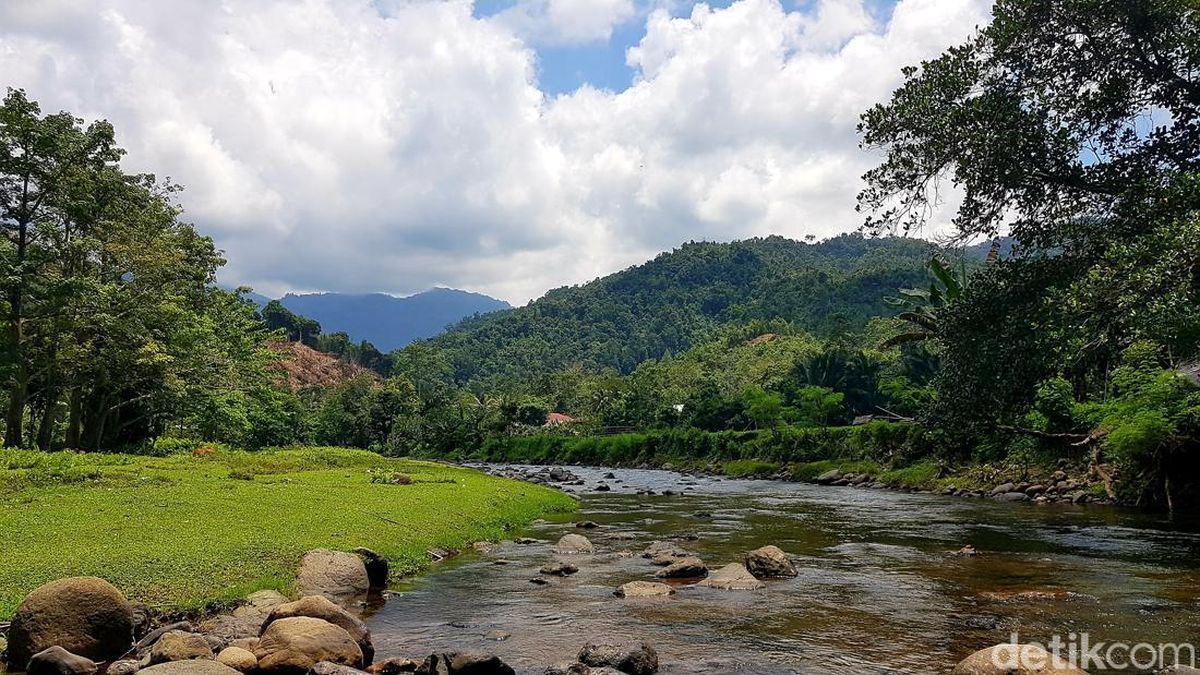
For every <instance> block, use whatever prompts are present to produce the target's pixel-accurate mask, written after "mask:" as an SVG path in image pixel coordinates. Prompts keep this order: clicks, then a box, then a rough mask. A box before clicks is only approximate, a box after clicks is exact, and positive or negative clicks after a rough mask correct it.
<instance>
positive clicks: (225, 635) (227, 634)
mask: <svg viewBox="0 0 1200 675" xmlns="http://www.w3.org/2000/svg"><path fill="white" fill-rule="evenodd" d="M286 602H288V599H287V596H285V595H284V594H282V593H280V592H279V591H274V590H264V591H256V592H254V593H251V594H250V595H248V596H246V601H245V602H244V603H242V604H241V605H239V606H237V607H235V608H234V610H233V611H232V612H229V613H227V614H219V615H217V616H215V617H213V618H211V619H209V620H207V621H204V622H203V623H201V624H200V632H201V633H204V634H205V635H207V636H208V637H210V638H217V639H219V640H220V641H222V642H223V643H224V644H225V645H233V644H234V643H235V641H237V640H243V639H248V638H254V639H258V634H259V632H261V630H262V624H263V621H264V620H265V619H266V618H267V615H269V614H270V613H271V610H273V609H275V608H276V607H278V606H279V605H282V604H284V603H286ZM243 647H244V645H243ZM251 651H254V650H253V649H251Z"/></svg>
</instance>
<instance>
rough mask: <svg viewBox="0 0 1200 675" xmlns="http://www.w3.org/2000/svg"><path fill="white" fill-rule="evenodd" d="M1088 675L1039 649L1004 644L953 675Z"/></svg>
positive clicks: (973, 658) (974, 656) (972, 657)
mask: <svg viewBox="0 0 1200 675" xmlns="http://www.w3.org/2000/svg"><path fill="white" fill-rule="evenodd" d="M1036 673H1046V674H1048V675H1049V674H1053V675H1087V674H1086V673H1085V672H1084V671H1082V670H1079V669H1078V668H1072V667H1071V664H1069V663H1067V662H1066V661H1065V660H1063V659H1061V658H1059V657H1057V656H1054V655H1053V654H1051V653H1049V652H1047V651H1046V650H1044V649H1042V648H1041V647H1038V646H1036V645H1017V644H1000V645H995V646H994V647H988V648H987V649H981V650H979V651H977V652H975V653H974V654H972V655H970V656H968V657H967V658H965V659H963V660H962V661H960V662H959V663H958V665H957V666H955V667H954V674H953V675H1034V674H1036Z"/></svg>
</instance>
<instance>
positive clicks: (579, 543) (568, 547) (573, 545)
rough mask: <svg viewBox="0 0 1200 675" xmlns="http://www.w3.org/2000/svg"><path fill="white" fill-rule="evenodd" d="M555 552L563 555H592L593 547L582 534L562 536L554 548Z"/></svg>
mask: <svg viewBox="0 0 1200 675" xmlns="http://www.w3.org/2000/svg"><path fill="white" fill-rule="evenodd" d="M554 550H555V551H557V552H558V553H560V554H563V555H573V554H576V553H592V552H593V551H595V550H596V549H595V547H593V546H592V542H590V541H588V538H587V537H585V536H583V535H582V534H564V535H563V536H562V538H561V539H559V540H558V545H557V546H555V549H554Z"/></svg>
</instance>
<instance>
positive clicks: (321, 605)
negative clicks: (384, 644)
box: [262, 595, 375, 665]
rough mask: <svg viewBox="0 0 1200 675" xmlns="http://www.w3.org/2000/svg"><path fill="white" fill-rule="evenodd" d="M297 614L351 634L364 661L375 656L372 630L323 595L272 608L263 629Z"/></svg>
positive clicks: (311, 596)
mask: <svg viewBox="0 0 1200 675" xmlns="http://www.w3.org/2000/svg"><path fill="white" fill-rule="evenodd" d="M296 616H308V617H312V618H314V619H321V620H322V621H328V622H329V623H331V624H333V625H335V626H339V627H340V628H341V629H342V630H344V631H346V632H347V633H349V634H350V637H351V638H353V639H354V641H355V642H356V643H358V647H359V649H361V650H362V655H363V663H364V664H368V665H369V664H370V663H371V661H372V660H374V657H375V648H374V647H373V646H372V645H371V631H370V630H368V629H367V625H366V624H365V623H363V622H362V621H361V620H360V619H359V618H358V617H356V616H354V615H353V614H351V613H350V612H348V611H346V610H345V609H343V608H342V607H340V606H339V605H337V604H335V603H334V602H333V601H331V600H330V599H329V598H326V597H325V596H323V595H309V596H306V597H303V598H300V599H299V600H297V601H295V602H288V603H284V604H282V605H279V606H278V607H276V608H275V609H273V610H271V613H270V614H268V615H267V618H266V619H265V620H264V621H263V624H262V631H263V632H265V631H266V630H267V628H268V627H269V626H270V625H271V623H272V622H274V621H278V620H279V619H288V618H291V617H296Z"/></svg>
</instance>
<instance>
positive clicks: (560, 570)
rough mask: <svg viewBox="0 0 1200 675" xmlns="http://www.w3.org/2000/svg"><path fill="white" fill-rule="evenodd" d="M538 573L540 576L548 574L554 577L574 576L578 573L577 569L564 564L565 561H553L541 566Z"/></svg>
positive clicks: (567, 563)
mask: <svg viewBox="0 0 1200 675" xmlns="http://www.w3.org/2000/svg"><path fill="white" fill-rule="evenodd" d="M540 571H541V573H542V574H549V575H551V576H555V577H565V576H568V575H571V574H575V573H576V572H578V571H579V568H578V567H576V566H575V565H573V564H571V563H569V562H566V561H565V560H555V561H552V562H548V563H546V564H545V565H543V566H542V569H541V570H540Z"/></svg>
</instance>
